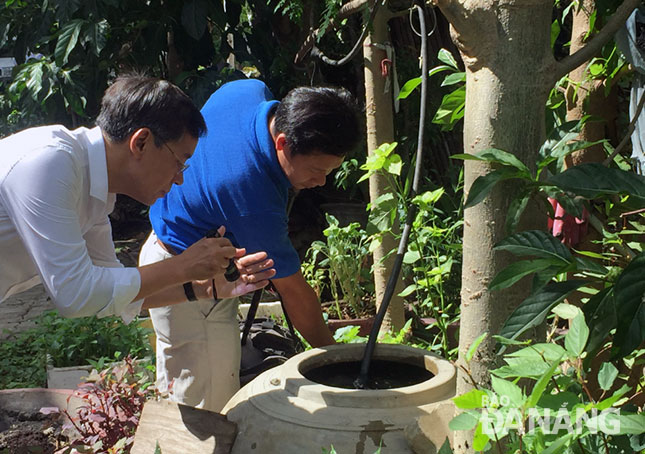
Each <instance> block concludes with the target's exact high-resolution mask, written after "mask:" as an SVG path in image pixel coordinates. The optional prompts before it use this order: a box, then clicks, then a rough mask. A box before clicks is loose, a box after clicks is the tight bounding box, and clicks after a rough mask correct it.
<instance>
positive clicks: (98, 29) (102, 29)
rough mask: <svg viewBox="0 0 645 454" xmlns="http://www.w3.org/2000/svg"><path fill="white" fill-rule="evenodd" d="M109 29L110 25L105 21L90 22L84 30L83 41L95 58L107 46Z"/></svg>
mask: <svg viewBox="0 0 645 454" xmlns="http://www.w3.org/2000/svg"><path fill="white" fill-rule="evenodd" d="M109 29H110V24H109V23H108V21H107V20H106V19H102V20H100V21H99V22H90V23H88V24H87V26H86V27H85V29H84V33H83V40H84V41H85V42H87V43H89V48H90V50H91V51H92V53H93V54H94V55H96V56H97V57H98V56H99V54H100V53H101V51H102V50H103V49H104V48H105V45H106V44H107V39H108V32H109Z"/></svg>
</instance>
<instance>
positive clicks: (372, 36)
mask: <svg viewBox="0 0 645 454" xmlns="http://www.w3.org/2000/svg"><path fill="white" fill-rule="evenodd" d="M388 17H389V13H388V12H387V11H386V9H385V8H380V9H379V11H378V12H377V13H376V16H375V18H374V22H373V24H372V31H371V32H370V33H369V34H368V36H367V38H366V40H365V43H364V44H363V58H364V61H365V115H366V125H367V149H368V153H371V152H372V151H373V150H375V149H376V148H378V147H379V146H380V145H381V144H383V143H386V142H387V143H391V142H393V141H394V120H393V113H392V92H391V90H390V91H388V92H387V93H386V92H384V89H385V82H386V77H387V76H385V77H384V76H383V75H382V74H381V61H382V60H383V59H385V58H387V55H386V53H385V50H383V49H381V48H379V47H377V46H378V45H381V44H383V43H385V42H387V41H389V38H388V28H387V19H388ZM369 192H370V200H371V201H372V202H373V201H375V200H376V199H377V198H378V197H379V196H381V195H383V194H387V193H394V192H395V189H394V188H392V187H391V186H390V185H389V183H388V181H387V179H386V178H385V177H384V176H381V175H378V174H374V175H373V176H372V177H370V180H369ZM398 230H399V226H398V225H396V226H394V228H393V229H392V232H387V233H385V234H384V235H383V242H382V244H381V246H380V247H379V248H377V249H376V250H375V251H374V286H375V291H376V302H377V304H379V305H380V304H381V302H382V299H383V293H384V292H385V287H386V285H387V281H388V278H389V275H390V272H391V270H392V265H393V262H394V258H395V254H390V256H389V257H386V255H387V254H388V253H389V252H390V251H392V250H394V251H396V248H397V242H396V238H395V236H394V235H393V233H396V232H398ZM402 290H403V288H402V284H401V280H400V279H399V280H398V285H397V289H396V291H395V292H394V296H393V297H392V301H391V302H390V306H389V307H388V311H387V315H386V317H385V319H384V320H383V325H382V329H383V330H385V329H389V328H393V329H395V330H399V329H401V328H402V327H403V325H404V323H405V317H404V311H403V299H402V298H401V297H398V296H396V295H397V294H398V293H400V292H401V291H402ZM377 310H378V307H377Z"/></svg>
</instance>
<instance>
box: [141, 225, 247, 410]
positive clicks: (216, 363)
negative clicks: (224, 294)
mask: <svg viewBox="0 0 645 454" xmlns="http://www.w3.org/2000/svg"><path fill="white" fill-rule="evenodd" d="M169 257H171V254H170V253H168V252H167V251H166V250H165V249H164V248H163V247H162V246H161V245H160V244H158V243H157V237H156V235H155V234H154V232H152V233H151V234H150V236H149V237H148V239H147V240H146V242H145V244H144V245H143V247H142V248H141V253H140V255H139V265H147V264H149V263H154V262H158V261H161V260H165V259H167V258H169ZM238 303H239V300H238V299H237V298H228V299H223V300H219V301H218V300H212V299H211V300H199V301H193V302H189V301H186V302H185V303H181V304H175V305H173V306H166V307H160V308H155V309H150V318H151V319H152V324H153V326H154V330H155V334H156V335H157V388H158V389H159V391H160V392H162V393H165V392H168V393H169V398H170V400H172V401H174V402H178V403H182V404H185V405H189V406H191V407H196V408H203V409H205V410H210V411H215V412H219V411H221V410H222V408H223V407H224V405H225V404H226V402H228V400H229V399H230V398H231V397H232V396H233V394H235V393H236V392H237V390H238V389H239V387H240V377H239V370H240V354H241V353H240V329H239V324H238V321H237V306H238Z"/></svg>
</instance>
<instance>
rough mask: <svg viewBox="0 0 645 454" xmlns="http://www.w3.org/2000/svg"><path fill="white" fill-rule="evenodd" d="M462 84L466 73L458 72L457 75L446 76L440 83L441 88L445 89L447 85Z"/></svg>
mask: <svg viewBox="0 0 645 454" xmlns="http://www.w3.org/2000/svg"><path fill="white" fill-rule="evenodd" d="M462 82H466V73H464V72H458V73H453V74H448V75H447V76H446V77H445V78H444V79H443V82H441V86H442V87H446V86H448V85H455V84H458V83H462Z"/></svg>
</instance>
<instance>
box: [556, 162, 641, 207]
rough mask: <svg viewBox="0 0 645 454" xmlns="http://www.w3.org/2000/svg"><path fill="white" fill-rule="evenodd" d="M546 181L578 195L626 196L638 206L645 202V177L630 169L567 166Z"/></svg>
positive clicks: (591, 165)
mask: <svg viewBox="0 0 645 454" xmlns="http://www.w3.org/2000/svg"><path fill="white" fill-rule="evenodd" d="M548 182H549V183H550V184H554V185H556V186H558V187H559V188H561V189H563V190H565V191H568V192H572V193H574V194H577V195H579V196H582V197H584V198H586V199H595V198H598V197H601V196H607V195H629V196H630V199H631V198H634V199H637V200H636V201H635V203H636V204H640V205H639V207H642V205H643V203H645V177H643V176H640V175H637V174H636V173H634V172H631V171H624V170H620V169H615V168H608V167H605V166H603V165H602V164H599V163H587V164H580V165H577V166H573V167H570V168H569V169H567V170H565V171H564V172H562V173H560V174H557V175H554V176H552V177H551V178H549V179H548Z"/></svg>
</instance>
